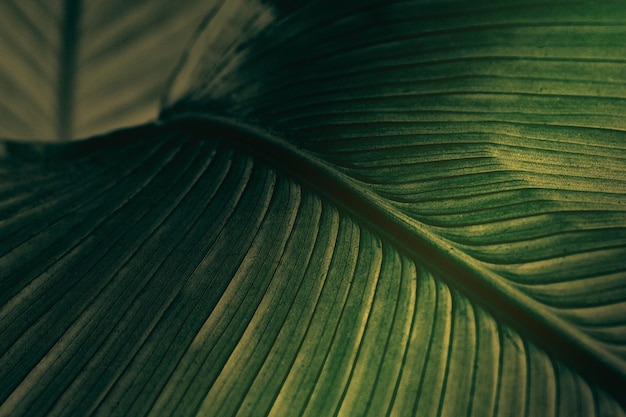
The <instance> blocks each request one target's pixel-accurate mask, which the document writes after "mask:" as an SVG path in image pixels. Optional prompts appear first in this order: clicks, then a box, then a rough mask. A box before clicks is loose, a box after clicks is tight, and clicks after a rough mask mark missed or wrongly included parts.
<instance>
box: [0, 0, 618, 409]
mask: <svg viewBox="0 0 626 417" xmlns="http://www.w3.org/2000/svg"><path fill="white" fill-rule="evenodd" d="M335 6H336V7H332V8H331V7H329V5H328V4H327V3H325V2H321V3H314V4H313V3H312V4H310V5H308V6H305V7H302V8H300V9H296V10H286V9H285V8H284V7H278V6H276V5H271V4H267V3H260V2H255V1H251V0H250V1H248V0H246V1H241V2H234V3H233V2H231V3H226V4H225V5H223V6H222V7H218V8H216V9H214V10H213V13H214V14H213V15H212V19H208V20H207V26H206V29H205V31H204V32H203V33H202V34H201V36H200V38H199V39H198V41H197V42H196V44H195V46H194V47H192V49H191V50H190V52H189V54H188V55H187V58H186V63H185V65H183V66H182V67H181V69H180V71H179V76H178V77H177V78H175V79H174V80H173V82H172V89H171V92H170V94H169V97H167V98H166V99H165V101H164V102H165V103H166V104H165V107H166V111H164V113H163V118H164V119H166V120H169V121H168V122H166V123H165V124H162V125H158V126H146V127H142V128H138V129H134V130H129V131H124V132H119V133H116V134H113V135H110V136H108V137H105V138H102V139H97V140H93V139H92V140H91V141H86V142H82V143H76V144H72V145H64V146H61V147H43V148H39V147H33V146H29V145H15V144H10V143H7V144H6V145H5V147H4V151H3V154H5V155H7V156H6V158H5V161H4V165H3V167H2V170H3V171H2V172H3V173H2V175H3V178H4V180H3V182H2V184H3V185H2V189H1V190H0V192H2V195H3V200H2V201H3V203H2V206H1V207H0V210H2V211H1V213H2V216H1V218H2V219H3V220H2V228H1V229H0V231H1V232H0V233H1V234H0V241H1V242H2V246H0V247H1V248H3V252H2V255H1V256H2V257H1V258H0V259H1V260H2V261H1V263H0V266H1V268H2V269H0V275H1V276H2V281H1V283H0V285H2V291H1V292H0V293H1V294H3V295H2V297H3V298H2V301H3V303H2V305H3V307H2V310H0V314H1V317H2V319H1V320H0V323H1V325H2V329H1V330H0V331H2V337H1V338H0V340H2V356H0V363H1V366H0V370H1V372H2V375H1V376H2V380H3V381H6V383H5V384H4V385H3V388H2V391H0V395H1V398H2V399H3V402H2V405H0V415H4V414H6V415H91V414H93V415H176V416H179V415H225V416H226V415H316V416H317V415H375V416H379V415H401V416H404V415H420V416H432V415H451V416H452V415H454V416H457V415H474V416H487V415H500V416H511V415H520V416H523V415H527V416H534V415H567V416H570V415H580V416H589V415H607V416H608V415H623V414H624V409H623V405H621V406H620V405H619V403H620V402H621V401H623V396H622V395H621V393H622V391H623V384H624V381H625V375H626V371H625V369H626V365H625V360H626V353H625V352H624V349H625V348H626V345H625V342H626V341H625V340H624V338H625V337H626V332H625V331H624V329H625V326H626V323H625V321H626V311H625V310H626V309H625V308H624V306H625V305H626V304H625V302H626V298H625V293H624V288H625V285H624V284H625V282H626V276H625V272H624V263H623V260H622V259H623V257H624V252H625V249H626V247H625V245H624V242H625V237H626V213H625V210H624V208H625V206H624V203H625V201H626V200H625V198H626V183H625V181H624V178H626V176H624V173H625V172H624V171H625V170H626V146H625V145H624V143H626V142H625V139H626V137H625V136H624V133H623V128H624V126H623V122H622V119H621V115H622V114H623V111H624V109H625V108H626V106H625V105H624V79H623V74H624V71H623V69H624V67H625V66H624V60H623V56H626V55H624V54H623V52H624V46H623V44H622V43H621V41H620V39H623V35H624V31H625V28H624V25H623V21H624V18H625V17H626V9H625V8H624V7H623V6H621V5H620V4H618V3H608V2H607V3H602V4H599V3H594V4H593V5H590V4H585V3H581V4H578V3H573V2H568V3H564V4H544V3H526V2H507V3H498V4H487V5H476V4H470V3H452V4H442V3H432V4H419V3H418V2H400V1H398V2H368V3H359V4H358V5H354V4H350V3H346V4H342V5H335ZM174 120H176V121H174ZM242 120H243V121H245V123H244V122H242Z"/></svg>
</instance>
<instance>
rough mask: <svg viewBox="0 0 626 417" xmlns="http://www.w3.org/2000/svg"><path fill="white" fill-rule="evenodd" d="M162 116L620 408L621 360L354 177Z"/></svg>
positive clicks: (245, 127)
mask: <svg viewBox="0 0 626 417" xmlns="http://www.w3.org/2000/svg"><path fill="white" fill-rule="evenodd" d="M162 119H163V120H162V121H160V122H159V124H161V125H162V127H164V128H168V127H176V128H179V129H180V128H182V129H183V130H193V131H195V132H198V131H201V132H205V134H206V132H211V133H212V137H216V138H222V140H226V139H227V140H228V144H229V145H231V146H234V147H237V148H240V149H242V150H243V151H244V152H248V153H251V154H253V155H254V156H256V157H259V158H260V159H262V160H264V161H266V162H267V163H269V164H271V165H272V166H273V167H275V168H276V169H278V170H282V171H284V172H286V173H287V174H289V175H292V176H294V177H295V178H297V179H299V180H300V181H302V182H303V183H304V184H305V185H307V186H309V187H310V188H312V189H313V190H314V191H315V192H316V193H318V194H321V195H322V196H325V197H326V198H328V199H329V200H330V201H332V202H334V203H336V204H337V205H338V206H340V207H341V208H343V209H344V210H345V211H347V212H348V213H349V214H350V215H351V216H353V217H355V218H356V219H358V220H359V221H360V222H362V223H364V224H366V225H367V226H368V227H369V228H370V229H372V230H373V231H374V232H375V233H377V234H378V235H379V236H381V237H383V238H384V239H387V240H388V241H390V242H391V243H392V244H394V245H395V246H396V247H397V248H398V249H399V250H400V251H402V252H404V253H405V254H406V255H407V256H409V257H411V258H413V259H414V260H415V261H416V262H417V263H418V264H421V265H423V266H425V267H426V268H427V269H429V270H431V271H432V272H435V273H437V275H438V276H439V277H440V278H442V279H443V280H444V281H445V282H446V284H448V285H450V286H451V287H453V288H456V289H458V290H459V291H461V292H462V293H464V294H465V295H466V296H468V297H469V299H471V300H474V301H475V302H477V303H478V304H480V305H481V306H482V307H483V308H485V309H486V310H487V311H489V312H490V313H491V314H493V315H494V316H495V317H497V318H500V319H502V320H504V321H505V322H507V323H508V324H510V325H511V326H513V327H514V328H515V329H517V330H518V331H519V332H520V334H521V335H523V336H525V337H528V338H529V339H530V340H532V341H533V342H534V343H536V344H537V345H538V346H540V347H541V348H543V349H544V350H546V351H547V352H548V353H551V354H553V355H555V356H556V357H558V358H559V359H561V360H563V361H564V362H566V363H567V364H568V365H569V366H571V367H572V368H574V369H576V370H577V371H578V372H580V373H581V374H582V375H583V376H584V377H586V378H587V379H589V380H592V381H594V382H595V383H596V384H598V385H599V386H601V387H602V388H604V389H605V390H606V391H607V392H609V393H611V394H612V395H613V397H614V398H615V399H616V400H617V401H618V402H620V404H621V405H622V406H625V407H626V399H625V398H623V396H622V395H621V394H622V392H621V387H624V386H626V366H625V365H624V364H623V363H622V361H621V360H620V359H619V358H618V357H617V356H615V355H614V354H612V353H611V352H608V351H607V350H604V349H602V348H601V346H599V344H598V343H597V342H596V341H594V340H593V339H592V338H591V337H590V336H589V335H587V334H585V333H584V332H583V331H581V330H580V329H579V328H577V327H575V326H573V325H572V324H571V323H568V322H567V321H565V320H563V319H562V318H560V317H558V316H557V315H556V314H555V313H554V312H553V310H551V309H550V308H549V307H548V306H546V305H544V304H541V303H540V302H538V301H537V300H534V299H532V298H531V297H530V296H528V295H526V294H524V293H523V292H521V291H520V290H519V289H516V288H514V287H513V286H512V285H510V284H508V283H507V282H506V281H505V280H504V278H503V277H501V276H500V275H498V274H497V273H495V272H494V271H493V270H490V269H489V268H488V267H487V265H486V264H484V263H481V262H479V261H477V260H476V259H474V258H472V257H471V256H469V255H468V254H466V253H464V252H463V251H462V250H460V249H459V248H457V247H455V243H454V242H452V241H449V240H446V239H445V238H442V237H440V236H438V235H437V234H435V233H434V232H433V231H432V230H431V229H430V228H429V227H428V225H426V224H423V223H421V222H419V221H417V220H415V219H412V218H410V217H408V216H407V215H405V214H404V213H402V212H400V211H399V210H398V209H397V208H395V207H394V206H392V205H391V204H390V203H389V202H387V201H386V200H384V199H383V198H382V197H381V196H379V195H378V194H376V193H374V192H372V191H370V190H368V189H367V188H365V187H364V186H363V185H362V184H360V183H359V182H358V181H357V180H355V179H353V178H351V177H349V176H348V175H346V174H345V173H343V172H341V171H339V170H338V169H337V168H335V167H333V166H332V165H331V164H329V163H328V162H326V161H324V160H323V159H320V158H318V157H316V156H314V155H312V154H311V153H310V152H308V151H306V150H305V149H303V148H299V147H297V146H295V145H294V144H292V143H289V142H288V141H287V140H285V139H283V138H281V137H280V136H278V135H275V134H272V133H269V132H266V131H264V130H261V129H259V128H257V127H255V126H251V125H249V124H246V123H243V122H241V121H240V120H235V119H231V118H228V117H221V116H210V115H206V114H202V113H191V112H190V113H182V114H180V115H171V116H166V117H164V118H162Z"/></svg>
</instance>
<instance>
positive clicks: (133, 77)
mask: <svg viewBox="0 0 626 417" xmlns="http://www.w3.org/2000/svg"><path fill="white" fill-rule="evenodd" d="M213 7H215V5H214V4H213V3H212V2H203V1H199V0H188V1H184V2H178V3H177V4H174V3H172V2H171V1H165V0H139V1H132V2H129V1H123V0H112V1H108V0H100V1H98V0H95V1H91V0H90V1H82V0H50V1H37V0H19V1H15V0H8V1H3V2H2V3H1V4H0V56H1V57H2V65H0V88H1V89H2V97H1V98H0V137H5V138H13V139H41V140H48V141H54V140H67V139H71V138H84V137H86V136H90V135H94V134H99V133H103V132H107V131H110V130H112V129H115V128H120V127H124V126H129V125H133V124H137V123H144V122H146V121H148V120H154V119H155V118H156V116H157V114H158V106H159V98H160V96H161V95H162V94H163V90H164V88H165V85H166V83H167V79H168V77H169V76H170V74H171V73H172V71H173V69H174V68H175V66H176V64H177V62H178V60H179V59H180V56H181V55H182V51H183V50H184V48H185V47H186V46H187V43H188V42H189V41H190V40H191V38H192V35H194V32H195V31H196V29H197V27H198V25H199V24H200V23H201V20H202V19H203V18H204V16H205V15H206V14H207V13H208V12H209V11H210V10H211V8H213Z"/></svg>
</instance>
